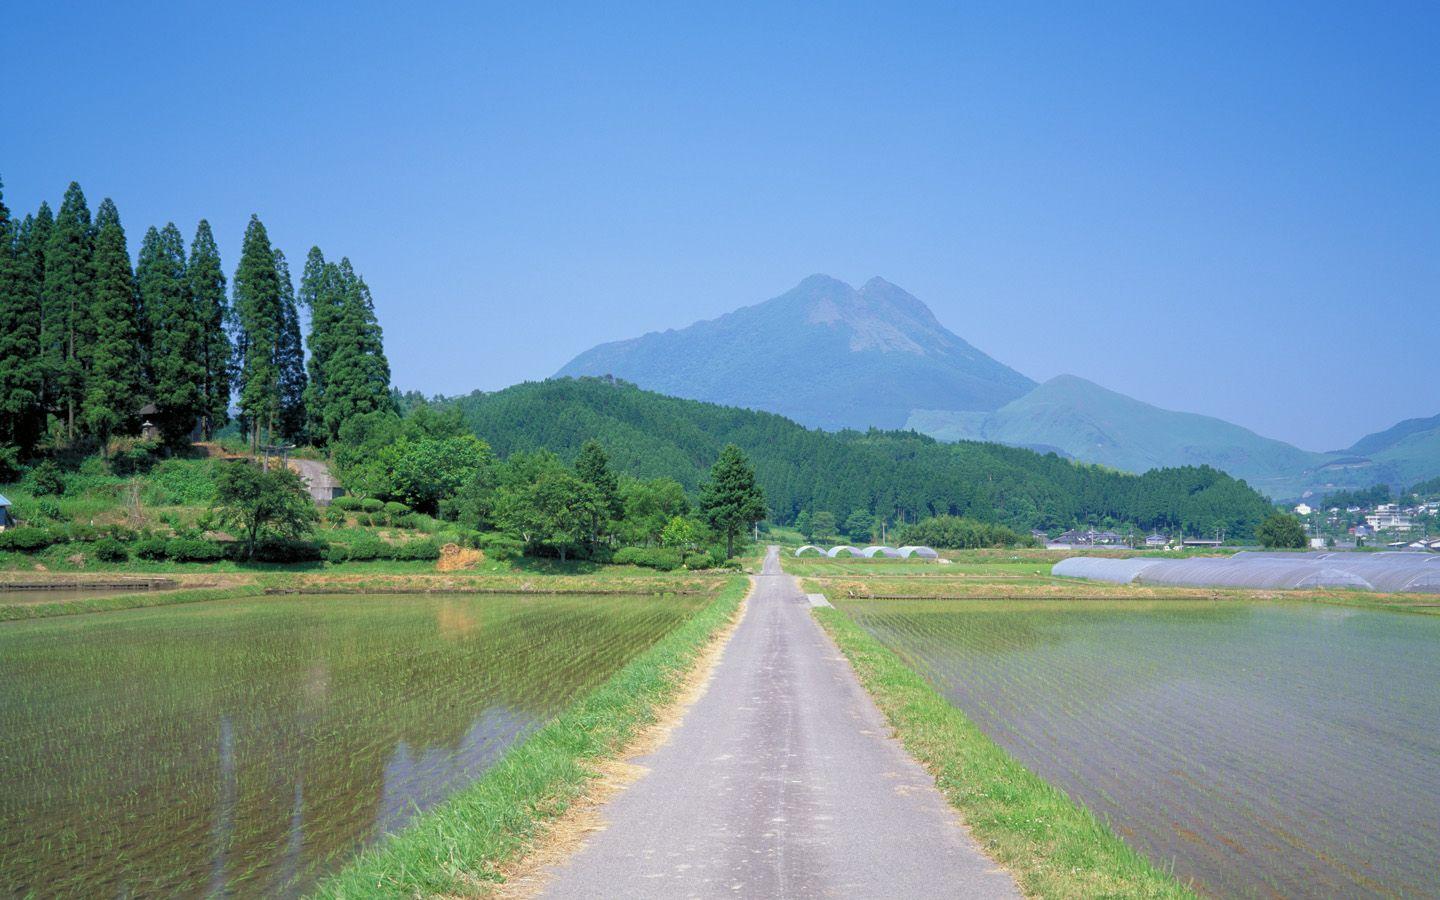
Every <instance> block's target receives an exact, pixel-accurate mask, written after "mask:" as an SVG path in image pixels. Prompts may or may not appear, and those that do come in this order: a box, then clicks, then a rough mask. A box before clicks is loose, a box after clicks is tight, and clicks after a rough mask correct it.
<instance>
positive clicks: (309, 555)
mask: <svg viewBox="0 0 1440 900" xmlns="http://www.w3.org/2000/svg"><path fill="white" fill-rule="evenodd" d="M237 543H239V542H237ZM326 549H327V547H326V545H325V544H324V543H322V542H319V541H306V540H301V539H299V538H283V537H268V538H265V539H264V540H262V541H260V542H259V543H257V544H256V545H255V560H256V561H257V562H268V563H299V562H319V561H320V560H322V559H324V558H325V552H326ZM242 552H243V547H242Z"/></svg>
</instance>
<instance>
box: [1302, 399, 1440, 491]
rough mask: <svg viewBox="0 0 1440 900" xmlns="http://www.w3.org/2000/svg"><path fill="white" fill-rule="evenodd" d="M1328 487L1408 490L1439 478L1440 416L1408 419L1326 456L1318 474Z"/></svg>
mask: <svg viewBox="0 0 1440 900" xmlns="http://www.w3.org/2000/svg"><path fill="white" fill-rule="evenodd" d="M1317 475H1318V477H1319V478H1320V479H1321V481H1322V482H1324V483H1326V485H1327V488H1328V487H1332V486H1333V487H1336V488H1348V487H1368V486H1369V485H1372V484H1380V483H1382V482H1383V483H1385V484H1389V485H1391V486H1392V487H1397V488H1398V487H1409V486H1411V485H1414V484H1417V483H1419V482H1421V481H1425V480H1427V479H1430V478H1434V477H1436V476H1437V475H1440V416H1431V417H1430V418H1428V419H1406V420H1405V421H1403V422H1400V423H1399V424H1397V425H1394V426H1391V427H1390V428H1387V429H1386V430H1384V431H1377V432H1376V433H1374V434H1370V435H1366V436H1365V437H1363V438H1361V439H1360V440H1358V441H1356V442H1355V443H1354V444H1353V445H1352V446H1351V447H1350V448H1349V449H1347V450H1337V451H1335V452H1334V453H1330V454H1327V460H1326V463H1325V465H1324V466H1322V467H1321V469H1320V470H1319V472H1318V473H1317Z"/></svg>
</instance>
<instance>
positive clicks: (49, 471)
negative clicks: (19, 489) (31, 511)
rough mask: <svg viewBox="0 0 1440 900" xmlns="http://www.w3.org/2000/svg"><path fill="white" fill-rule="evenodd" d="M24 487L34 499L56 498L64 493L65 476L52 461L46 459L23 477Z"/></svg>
mask: <svg viewBox="0 0 1440 900" xmlns="http://www.w3.org/2000/svg"><path fill="white" fill-rule="evenodd" d="M25 487H26V488H27V489H28V490H29V491H30V493H32V494H34V495H35V496H36V497H49V496H57V497H58V496H59V495H61V494H63V493H65V476H64V475H62V474H61V472H60V467H59V466H57V465H55V462H54V461H53V460H49V459H47V460H45V461H44V462H42V463H40V464H39V465H37V466H36V467H35V468H33V469H31V470H30V472H29V474H27V475H26V476H25Z"/></svg>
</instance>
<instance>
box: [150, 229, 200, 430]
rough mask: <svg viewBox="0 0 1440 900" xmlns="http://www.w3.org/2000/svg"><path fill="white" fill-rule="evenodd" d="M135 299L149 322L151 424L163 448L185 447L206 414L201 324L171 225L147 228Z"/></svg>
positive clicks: (180, 241)
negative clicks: (154, 416) (138, 292)
mask: <svg viewBox="0 0 1440 900" xmlns="http://www.w3.org/2000/svg"><path fill="white" fill-rule="evenodd" d="M138 276H139V280H140V298H141V302H142V305H143V306H144V308H145V316H146V318H147V319H148V321H149V323H150V329H151V334H152V337H151V350H150V369H151V378H152V392H153V393H152V396H151V399H152V400H153V401H154V403H155V407H156V409H157V410H158V412H157V413H156V421H155V424H156V425H158V426H159V427H160V436H161V438H162V439H163V440H164V441H165V446H167V447H171V448H178V447H184V446H185V445H186V444H188V443H189V441H190V433H191V432H192V431H194V429H195V423H196V421H198V420H199V419H200V417H201V416H203V415H204V414H205V390H204V388H205V343H206V334H205V324H204V323H203V322H202V321H201V320H200V312H199V309H198V308H197V307H196V304H195V302H194V299H193V298H192V297H191V296H190V284H189V279H188V277H187V275H186V267H185V238H184V237H183V236H181V234H180V229H179V228H176V227H175V223H173V222H170V223H167V224H166V225H165V229H164V230H163V231H157V230H155V229H154V228H151V229H150V230H149V231H147V232H146V233H145V242H144V244H143V245H142V246H141V248H140V265H139V272H138Z"/></svg>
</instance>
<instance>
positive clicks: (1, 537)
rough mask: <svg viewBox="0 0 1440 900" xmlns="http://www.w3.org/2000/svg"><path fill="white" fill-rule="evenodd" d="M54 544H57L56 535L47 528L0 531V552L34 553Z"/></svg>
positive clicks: (25, 527)
mask: <svg viewBox="0 0 1440 900" xmlns="http://www.w3.org/2000/svg"><path fill="white" fill-rule="evenodd" d="M54 543H57V540H56V535H55V534H54V533H53V532H51V531H50V529H48V528H35V527H33V526H22V527H20V528H10V529H6V530H5V531H0V550H14V551H16V552H17V553H34V552H35V551H37V550H44V549H45V548H46V547H48V546H50V545H51V544H54Z"/></svg>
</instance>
